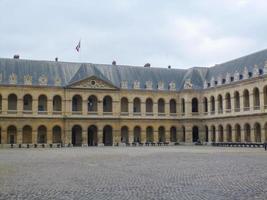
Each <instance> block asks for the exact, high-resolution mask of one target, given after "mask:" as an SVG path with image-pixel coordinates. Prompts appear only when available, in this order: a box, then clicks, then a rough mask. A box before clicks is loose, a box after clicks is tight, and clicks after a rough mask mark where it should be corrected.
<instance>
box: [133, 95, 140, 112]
mask: <svg viewBox="0 0 267 200" xmlns="http://www.w3.org/2000/svg"><path fill="white" fill-rule="evenodd" d="M133 112H134V113H136V114H141V100H140V99H139V98H134V101H133Z"/></svg>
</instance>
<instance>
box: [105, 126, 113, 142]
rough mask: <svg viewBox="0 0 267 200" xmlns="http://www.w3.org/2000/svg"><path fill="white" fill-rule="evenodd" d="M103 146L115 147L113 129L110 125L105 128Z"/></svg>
mask: <svg viewBox="0 0 267 200" xmlns="http://www.w3.org/2000/svg"><path fill="white" fill-rule="evenodd" d="M103 144H104V145H105V146H112V145H113V134H112V127H111V126H109V125H107V126H105V127H104V129H103Z"/></svg>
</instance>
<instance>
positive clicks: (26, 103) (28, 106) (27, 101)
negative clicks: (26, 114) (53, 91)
mask: <svg viewBox="0 0 267 200" xmlns="http://www.w3.org/2000/svg"><path fill="white" fill-rule="evenodd" d="M23 110H24V111H32V96H31V95H30V94H26V95H24V97H23Z"/></svg>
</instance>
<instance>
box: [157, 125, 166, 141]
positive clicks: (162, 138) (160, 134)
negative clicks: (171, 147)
mask: <svg viewBox="0 0 267 200" xmlns="http://www.w3.org/2000/svg"><path fill="white" fill-rule="evenodd" d="M158 138H159V142H166V133H165V127H164V126H160V127H159V129H158Z"/></svg>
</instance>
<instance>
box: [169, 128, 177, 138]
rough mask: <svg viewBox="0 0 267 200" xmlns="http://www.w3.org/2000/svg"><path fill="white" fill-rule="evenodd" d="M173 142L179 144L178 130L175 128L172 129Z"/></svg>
mask: <svg viewBox="0 0 267 200" xmlns="http://www.w3.org/2000/svg"><path fill="white" fill-rule="evenodd" d="M170 136H171V138H170V139H171V142H177V129H176V127H175V126H172V127H171V128H170Z"/></svg>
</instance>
